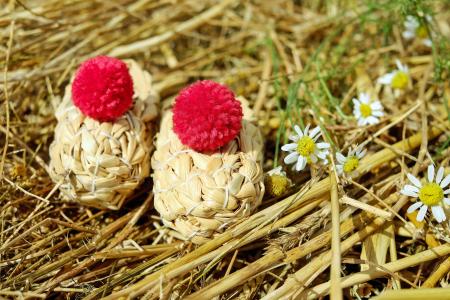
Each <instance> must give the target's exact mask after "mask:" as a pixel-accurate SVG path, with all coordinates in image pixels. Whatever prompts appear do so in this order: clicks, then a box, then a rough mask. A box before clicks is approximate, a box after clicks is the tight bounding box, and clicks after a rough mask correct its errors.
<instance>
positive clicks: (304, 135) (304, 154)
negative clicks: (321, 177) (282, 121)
mask: <svg viewBox="0 0 450 300" xmlns="http://www.w3.org/2000/svg"><path fill="white" fill-rule="evenodd" d="M294 130H295V132H296V133H297V134H294V135H291V136H290V137H289V139H290V140H291V141H293V142H294V143H291V144H286V145H284V146H283V147H281V150H283V151H287V152H289V154H288V155H287V156H286V157H285V158H284V162H285V163H286V164H294V163H295V165H294V169H295V170H297V171H301V170H303V169H304V168H305V167H306V164H307V163H316V162H318V160H319V159H320V160H322V161H323V162H324V163H325V164H326V163H328V160H327V155H328V154H329V151H328V149H329V148H330V144H328V143H325V142H317V140H318V139H319V138H320V136H321V133H320V127H319V126H317V127H315V128H313V129H312V130H309V125H308V126H306V128H305V130H304V131H302V130H301V129H300V127H298V126H297V125H295V126H294Z"/></svg>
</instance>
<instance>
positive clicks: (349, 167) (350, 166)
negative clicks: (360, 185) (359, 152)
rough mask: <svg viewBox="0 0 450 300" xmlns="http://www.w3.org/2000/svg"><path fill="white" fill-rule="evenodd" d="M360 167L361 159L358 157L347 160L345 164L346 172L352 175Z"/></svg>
mask: <svg viewBox="0 0 450 300" xmlns="http://www.w3.org/2000/svg"><path fill="white" fill-rule="evenodd" d="M358 165H359V159H358V158H357V157H356V156H351V157H349V158H347V160H346V161H345V163H344V172H345V173H350V172H352V171H354V170H355V169H356V168H357V167H358Z"/></svg>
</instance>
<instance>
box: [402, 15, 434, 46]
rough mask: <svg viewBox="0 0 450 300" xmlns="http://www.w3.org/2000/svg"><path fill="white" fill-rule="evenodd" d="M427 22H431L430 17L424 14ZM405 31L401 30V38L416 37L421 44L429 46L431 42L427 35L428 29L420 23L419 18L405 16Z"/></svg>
mask: <svg viewBox="0 0 450 300" xmlns="http://www.w3.org/2000/svg"><path fill="white" fill-rule="evenodd" d="M426 19H427V21H428V22H431V17H430V16H426ZM404 26H405V31H403V33H402V35H403V38H404V39H406V40H412V39H415V38H418V39H420V40H421V42H422V44H424V45H425V46H427V47H431V45H432V42H431V39H430V37H429V36H428V30H427V28H426V26H425V25H423V24H420V22H419V20H417V18H415V17H413V16H407V17H406V21H405V23H404Z"/></svg>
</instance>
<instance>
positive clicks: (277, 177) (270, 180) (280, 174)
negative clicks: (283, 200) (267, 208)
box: [264, 166, 292, 197]
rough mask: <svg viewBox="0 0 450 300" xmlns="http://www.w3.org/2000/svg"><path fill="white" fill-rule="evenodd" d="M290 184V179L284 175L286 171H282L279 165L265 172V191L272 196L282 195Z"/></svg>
mask: <svg viewBox="0 0 450 300" xmlns="http://www.w3.org/2000/svg"><path fill="white" fill-rule="evenodd" d="M291 184H292V182H291V180H290V179H289V178H288V177H287V176H286V172H284V171H283V169H282V168H281V166H278V167H276V168H274V169H272V170H270V171H269V172H267V176H265V178H264V185H265V187H266V192H267V193H268V194H269V195H270V196H272V197H279V196H281V195H283V194H284V193H285V192H286V191H287V189H288V188H289V186H290V185H291Z"/></svg>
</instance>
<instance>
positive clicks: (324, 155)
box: [317, 151, 328, 159]
mask: <svg viewBox="0 0 450 300" xmlns="http://www.w3.org/2000/svg"><path fill="white" fill-rule="evenodd" d="M327 155H328V151H320V152H318V153H317V156H318V157H319V158H320V159H326V158H327Z"/></svg>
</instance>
